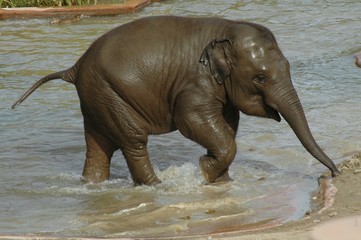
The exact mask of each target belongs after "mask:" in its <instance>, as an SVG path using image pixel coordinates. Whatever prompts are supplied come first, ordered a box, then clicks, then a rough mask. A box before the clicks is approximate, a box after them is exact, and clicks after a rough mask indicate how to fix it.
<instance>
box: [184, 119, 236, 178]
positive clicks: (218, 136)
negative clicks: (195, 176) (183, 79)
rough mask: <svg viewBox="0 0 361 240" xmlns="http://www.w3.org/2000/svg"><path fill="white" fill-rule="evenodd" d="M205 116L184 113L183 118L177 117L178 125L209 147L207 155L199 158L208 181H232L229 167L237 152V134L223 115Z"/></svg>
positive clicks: (190, 136)
mask: <svg viewBox="0 0 361 240" xmlns="http://www.w3.org/2000/svg"><path fill="white" fill-rule="evenodd" d="M197 114H198V113H197ZM203 116H206V115H202V114H200V115H198V116H192V115H190V116H187V115H182V118H178V119H177V127H178V129H179V131H180V132H181V133H182V134H183V135H184V136H185V137H187V138H189V139H191V140H193V141H195V142H197V143H198V144H200V145H202V146H203V147H205V148H206V149H207V151H208V153H207V155H204V156H202V157H200V159H199V164H200V168H201V171H202V174H203V176H204V178H205V179H206V181H207V182H208V183H214V182H221V181H231V180H232V179H231V178H230V177H229V175H228V168H229V166H230V165H231V163H232V161H233V159H234V157H235V155H236V152H237V147H236V142H235V140H234V135H235V134H234V133H233V132H232V131H230V127H229V125H228V124H227V123H226V121H225V120H224V118H223V117H222V116H221V115H218V116H217V115H215V116H213V117H212V118H209V119H203ZM185 117H186V118H185Z"/></svg>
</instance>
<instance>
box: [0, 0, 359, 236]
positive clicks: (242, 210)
mask: <svg viewBox="0 0 361 240" xmlns="http://www.w3.org/2000/svg"><path fill="white" fill-rule="evenodd" d="M226 2H227V4H224V3H220V1H212V0H208V1H207V0H206V1H205V0H202V1H197V0H191V1H164V2H161V3H154V4H152V5H151V6H150V7H148V8H146V9H144V10H143V11H141V12H139V13H136V14H130V15H120V16H116V17H99V18H86V17H85V18H83V19H82V20H81V21H79V22H77V23H75V24H72V25H51V24H49V20H44V19H41V20H38V19H34V20H5V21H1V22H0V41H1V44H0V116H1V118H0V124H1V125H0V133H1V134H0V182H1V184H0V199H1V201H0V233H1V234H30V233H36V234H50V235H58V236H93V237H96V236H118V237H119V236H124V237H132V236H133V237H134V236H137V237H146V236H148V237H149V236H182V235H191V234H205V235H209V234H211V233H217V232H222V231H233V230H242V229H248V228H251V227H255V226H259V225H267V224H276V223H284V222H286V221H290V220H295V219H298V218H301V217H302V216H303V214H304V212H305V211H307V210H308V208H309V205H310V194H311V192H312V191H314V190H316V188H317V177H318V176H319V175H320V173H321V172H322V171H324V170H325V167H324V166H323V165H321V164H320V163H319V162H317V161H316V160H315V159H314V158H312V157H311V156H310V155H309V154H308V153H307V152H306V151H305V150H304V149H303V147H302V146H301V145H300V143H299V141H298V139H297V138H296V137H295V136H294V134H293V132H292V130H291V129H290V128H289V126H288V125H287V124H286V123H285V121H282V122H281V123H277V122H275V121H272V120H268V119H260V118H255V117H249V116H245V115H241V121H240V127H239V133H238V135H237V146H238V153H237V156H236V158H235V160H234V162H233V164H232V165H231V168H230V175H231V176H232V177H233V178H234V180H235V181H234V182H232V183H228V184H225V185H217V186H208V185H205V184H204V180H203V178H202V176H201V174H200V170H199V168H198V158H199V156H200V155H202V154H204V153H205V150H204V149H202V148H201V147H199V146H197V145H195V144H194V143H192V142H191V141H189V140H187V139H185V138H184V137H182V136H181V135H180V134H179V133H178V132H175V133H171V134H165V135H162V136H152V137H151V138H150V141H149V151H150V156H151V160H152V163H153V164H154V167H155V168H156V171H157V175H158V176H159V177H160V179H161V180H162V181H163V182H162V184H159V185H157V186H155V187H147V186H140V187H134V186H133V184H132V181H131V178H130V175H129V171H128V169H127V166H126V163H125V160H124V158H123V157H122V155H121V154H120V152H117V153H116V154H115V156H114V157H113V161H112V166H111V179H110V180H109V181H107V182H104V183H102V184H99V185H90V184H84V183H83V182H82V181H81V171H82V167H83V163H84V158H85V143H84V139H83V127H82V121H83V120H82V115H81V113H80V109H79V101H78V97H77V94H76V91H75V88H74V86H73V85H71V84H68V83H64V82H62V81H60V80H59V81H53V82H51V83H48V84H46V85H44V86H42V87H41V88H40V89H39V90H38V91H37V92H36V93H34V94H33V95H32V96H31V97H30V98H29V99H28V100H27V101H26V102H25V103H24V104H23V105H22V106H20V107H19V108H18V109H17V110H15V111H13V110H11V109H10V106H11V105H12V104H13V103H14V102H15V101H16V100H17V98H18V97H19V96H20V95H21V94H22V93H23V92H24V91H25V90H26V89H27V88H28V87H29V86H30V85H31V84H33V83H34V82H35V81H36V80H38V79H39V78H40V77H42V76H44V75H46V74H48V73H51V72H53V71H59V70H62V69H65V68H68V67H70V66H72V64H74V63H75V61H76V60H77V59H78V58H79V57H80V56H81V55H82V54H83V52H84V51H85V50H86V49H87V48H88V46H89V45H90V44H91V43H92V42H93V41H94V40H95V39H96V38H98V37H99V36H100V35H102V34H103V33H105V32H107V31H108V30H110V29H112V28H114V27H116V26H118V25H120V24H122V23H125V22H128V21H131V20H133V19H137V18H140V17H143V16H150V15H169V14H172V15H182V16H220V17H225V18H229V19H243V20H248V21H254V22H257V23H260V24H263V25H265V26H267V27H269V28H270V29H271V30H272V31H273V32H274V34H275V36H276V38H277V40H278V42H279V45H280V47H281V49H282V51H283V52H284V54H285V55H286V57H287V58H288V59H289V61H290V64H291V71H292V77H293V81H294V85H295V87H296V89H297V91H298V93H299V96H300V98H301V101H302V103H303V106H304V109H305V112H306V115H307V118H308V120H309V124H310V127H311V129H312V132H313V133H314V137H315V138H316V140H317V141H318V143H319V144H320V145H321V146H322V148H323V149H324V150H325V151H326V153H327V154H328V155H329V156H330V157H331V158H332V159H334V160H336V161H340V160H342V159H344V158H346V157H348V156H350V155H352V154H353V153H355V152H357V151H359V150H360V143H361V141H360V140H361V134H360V132H361V128H360V119H361V111H360V109H361V101H360V92H361V84H360V81H361V80H360V79H361V71H360V70H359V69H357V68H356V67H355V66H354V65H353V59H352V54H353V53H355V52H357V51H359V50H361V43H360V42H359V39H360V21H361V15H360V9H361V3H359V2H358V1H346V2H345V1H344V2H342V3H331V2H329V1H311V0H310V1H302V2H299V3H291V1H226Z"/></svg>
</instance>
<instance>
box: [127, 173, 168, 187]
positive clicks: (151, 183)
mask: <svg viewBox="0 0 361 240" xmlns="http://www.w3.org/2000/svg"><path fill="white" fill-rule="evenodd" d="M133 181H134V185H135V186H140V185H147V186H154V185H157V184H159V183H162V181H161V180H160V179H159V178H158V177H157V176H156V175H153V176H151V177H150V178H149V179H147V180H143V181H142V180H135V179H133Z"/></svg>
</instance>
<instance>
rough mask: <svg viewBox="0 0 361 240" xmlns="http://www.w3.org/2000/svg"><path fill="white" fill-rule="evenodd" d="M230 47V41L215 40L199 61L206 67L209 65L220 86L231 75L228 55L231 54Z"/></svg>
mask: <svg viewBox="0 0 361 240" xmlns="http://www.w3.org/2000/svg"><path fill="white" fill-rule="evenodd" d="M230 46H231V41H230V40H229V39H221V40H219V39H216V40H213V41H212V42H210V43H209V44H208V45H207V46H206V48H205V49H204V50H203V53H202V55H201V58H200V59H199V62H200V63H203V65H204V66H208V65H209V69H210V71H211V74H212V76H213V77H214V78H215V79H216V80H217V82H218V83H219V84H222V83H223V82H224V80H225V79H226V78H227V77H229V74H230V73H231V61H230V59H229V57H228V54H227V53H229V52H230V51H229V48H230Z"/></svg>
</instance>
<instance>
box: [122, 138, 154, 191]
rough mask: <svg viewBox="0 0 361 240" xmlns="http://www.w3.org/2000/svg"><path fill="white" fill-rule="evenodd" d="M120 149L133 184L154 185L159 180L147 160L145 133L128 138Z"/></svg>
mask: <svg viewBox="0 0 361 240" xmlns="http://www.w3.org/2000/svg"><path fill="white" fill-rule="evenodd" d="M121 149H122V152H123V155H124V157H125V159H126V161H127V164H128V168H129V171H130V173H131V175H132V179H133V181H134V183H135V184H137V185H142V184H145V185H154V184H157V183H160V182H161V181H160V180H159V178H158V177H157V176H156V174H155V173H154V170H153V166H152V164H151V162H150V160H149V155H148V150H147V135H143V136H133V137H132V138H129V141H127V143H126V144H123V147H122V148H121Z"/></svg>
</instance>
